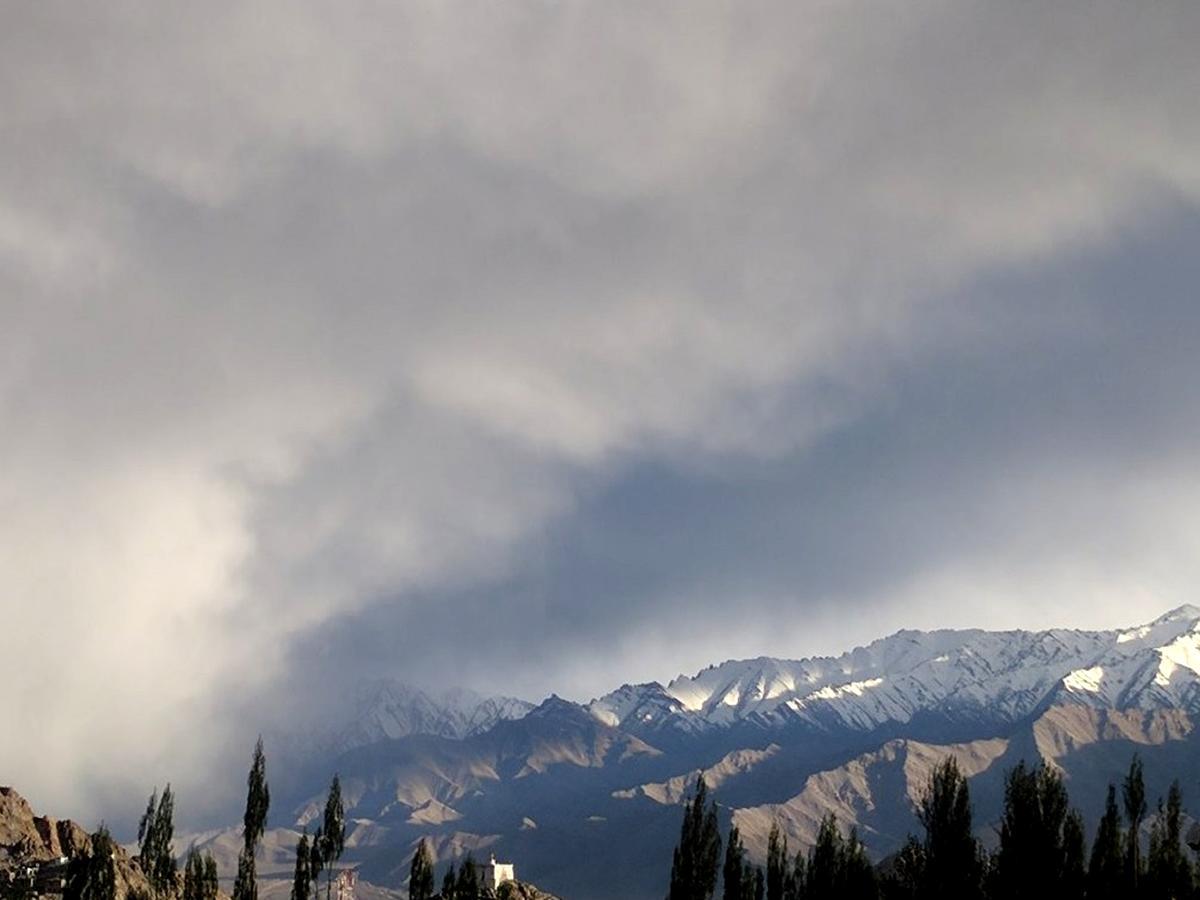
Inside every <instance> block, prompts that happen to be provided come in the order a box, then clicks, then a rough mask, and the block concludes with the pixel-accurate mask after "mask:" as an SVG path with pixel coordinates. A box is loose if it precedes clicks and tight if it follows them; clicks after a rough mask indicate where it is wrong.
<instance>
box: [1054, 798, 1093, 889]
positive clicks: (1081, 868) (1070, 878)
mask: <svg viewBox="0 0 1200 900" xmlns="http://www.w3.org/2000/svg"><path fill="white" fill-rule="evenodd" d="M1062 834H1063V868H1062V885H1061V887H1060V888H1059V896H1060V897H1062V900H1083V898H1084V895H1085V892H1086V888H1087V849H1086V838H1085V837H1084V833H1083V816H1081V815H1080V814H1079V811H1078V810H1074V809H1073V810H1071V811H1070V812H1069V813H1068V814H1067V818H1066V821H1064V822H1063V829H1062Z"/></svg>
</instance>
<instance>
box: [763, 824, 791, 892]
mask: <svg viewBox="0 0 1200 900" xmlns="http://www.w3.org/2000/svg"><path fill="white" fill-rule="evenodd" d="M787 857H788V845H787V836H786V835H784V834H783V833H782V832H781V831H780V830H779V824H778V823H777V822H776V823H772V825H771V832H770V834H769V835H767V900H785V898H784V888H785V886H786V882H787V864H788V860H787Z"/></svg>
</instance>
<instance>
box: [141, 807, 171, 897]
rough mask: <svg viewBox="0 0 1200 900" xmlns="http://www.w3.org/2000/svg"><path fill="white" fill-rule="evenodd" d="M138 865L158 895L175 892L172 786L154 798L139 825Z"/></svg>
mask: <svg viewBox="0 0 1200 900" xmlns="http://www.w3.org/2000/svg"><path fill="white" fill-rule="evenodd" d="M137 839H138V862H139V863H140V864H141V867H142V873H143V874H144V875H145V876H146V880H147V881H148V882H149V883H150V890H151V891H153V892H154V894H155V895H160V894H165V893H170V892H172V891H174V890H175V873H176V865H175V854H174V852H173V851H172V849H171V843H172V841H173V840H174V839H175V795H174V794H173V793H172V792H171V785H169V784H168V785H167V786H166V788H165V789H164V790H163V793H162V799H159V796H158V789H157V788H155V789H154V792H153V793H152V794H151V795H150V800H149V802H148V803H147V804H146V811H145V812H144V813H143V814H142V818H141V820H140V821H139V822H138V834H137Z"/></svg>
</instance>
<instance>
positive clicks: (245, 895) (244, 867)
mask: <svg viewBox="0 0 1200 900" xmlns="http://www.w3.org/2000/svg"><path fill="white" fill-rule="evenodd" d="M270 806H271V790H270V788H269V787H268V785H267V757H266V754H265V753H263V741H262V736H261V735H259V738H258V741H257V742H256V743H255V745H254V756H253V758H252V759H251V761H250V774H249V775H247V776H246V813H245V815H244V816H243V817H242V826H243V829H244V830H243V834H242V837H243V840H244V844H243V846H242V852H241V853H240V854H239V855H238V868H237V877H236V878H234V881H233V900H258V873H257V871H256V870H255V864H254V854H255V851H256V850H257V847H258V842H259V841H260V840H262V836H263V832H264V831H265V830H266V827H267V811H268V810H269V809H270Z"/></svg>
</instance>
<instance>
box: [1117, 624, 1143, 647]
mask: <svg viewBox="0 0 1200 900" xmlns="http://www.w3.org/2000/svg"><path fill="white" fill-rule="evenodd" d="M1149 633H1150V626H1149V625H1143V626H1142V627H1141V628H1135V629H1133V631H1123V632H1121V633H1120V634H1118V635H1117V643H1118V644H1124V643H1126V642H1128V641H1140V640H1141V639H1142V638H1144V637H1145V636H1146V635H1148V634H1149Z"/></svg>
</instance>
